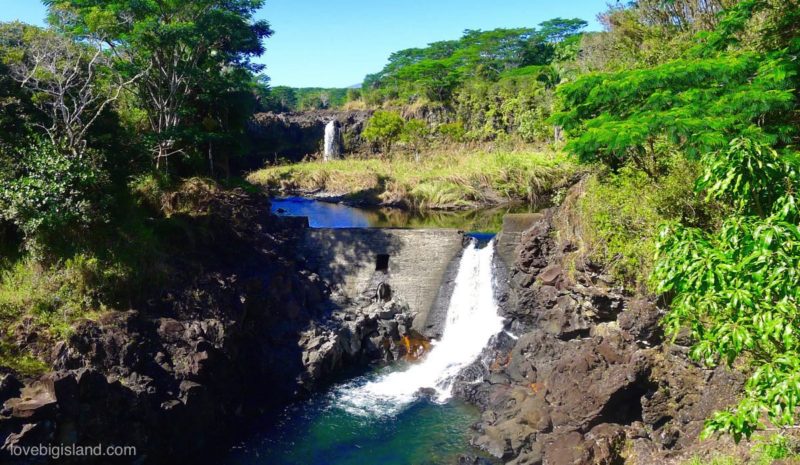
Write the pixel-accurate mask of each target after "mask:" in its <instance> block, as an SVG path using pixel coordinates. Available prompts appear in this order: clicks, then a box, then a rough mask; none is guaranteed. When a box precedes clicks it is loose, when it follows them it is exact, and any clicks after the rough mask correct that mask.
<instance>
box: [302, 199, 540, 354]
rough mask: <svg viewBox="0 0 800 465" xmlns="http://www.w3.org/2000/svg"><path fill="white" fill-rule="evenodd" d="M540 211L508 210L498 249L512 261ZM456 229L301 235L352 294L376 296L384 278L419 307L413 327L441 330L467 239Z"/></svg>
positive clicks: (316, 262) (328, 274) (334, 282)
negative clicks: (537, 212)
mask: <svg viewBox="0 0 800 465" xmlns="http://www.w3.org/2000/svg"><path fill="white" fill-rule="evenodd" d="M537 218H539V216H538V215H530V214H526V215H507V216H506V218H504V225H503V227H504V229H503V231H502V232H501V233H500V234H498V236H497V254H498V256H499V258H500V259H501V260H502V262H503V263H504V264H505V265H506V266H507V267H510V266H511V265H512V264H513V261H514V259H515V256H516V255H515V254H516V252H515V251H516V248H517V245H518V244H519V240H520V239H521V237H522V233H523V232H524V231H525V230H526V229H528V228H529V227H530V225H531V224H532V223H533V221H535V219H537ZM464 241H465V238H464V233H463V232H462V231H458V230H455V229H388V228H387V229H378V228H348V229H325V228H320V229H312V228H307V229H305V231H304V236H303V238H302V239H301V243H300V247H299V251H300V258H301V259H303V260H304V261H305V262H306V265H307V266H308V268H309V269H310V270H313V271H315V272H316V273H317V274H319V275H320V277H321V278H322V279H323V280H325V281H326V282H327V283H328V284H329V285H331V286H332V287H333V288H334V290H335V291H337V292H338V293H339V294H341V295H343V296H345V297H346V298H347V299H349V300H351V301H352V300H358V299H374V298H376V296H377V293H378V287H379V286H381V284H382V283H383V284H386V285H388V287H389V289H390V292H391V294H392V295H393V296H397V297H399V298H400V299H402V300H403V301H405V302H406V303H407V304H408V305H409V308H410V310H411V311H412V312H416V313H417V316H416V317H415V318H414V323H413V329H414V330H415V331H416V332H418V333H419V334H421V335H423V336H426V337H428V338H437V337H439V336H440V335H441V333H442V330H443V325H444V317H445V316H446V311H447V306H448V304H449V301H450V294H451V293H452V290H453V284H454V283H453V280H454V279H455V275H456V272H457V271H458V264H459V260H460V258H461V255H462V251H463V249H464V244H465V242H464Z"/></svg>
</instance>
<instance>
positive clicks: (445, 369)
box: [335, 241, 503, 416]
mask: <svg viewBox="0 0 800 465" xmlns="http://www.w3.org/2000/svg"><path fill="white" fill-rule="evenodd" d="M493 258H494V241H491V242H490V243H489V245H487V246H486V247H484V248H478V247H477V245H476V243H475V241H473V242H472V243H471V244H470V245H469V246H467V248H466V249H465V250H464V254H463V256H462V258H461V262H460V263H459V267H458V273H457V275H456V282H455V287H454V288H453V295H452V297H451V299H450V304H449V306H448V309H447V321H446V323H445V327H444V331H443V333H442V338H441V340H440V341H438V342H435V344H434V345H433V348H432V350H431V351H430V353H428V355H427V356H426V357H425V359H424V360H422V361H421V362H420V363H418V364H415V365H411V366H410V367H409V368H408V369H406V370H405V371H397V372H394V373H390V374H387V375H384V376H381V377H379V378H378V379H375V380H373V381H369V382H367V383H366V384H364V383H363V382H361V383H357V382H356V383H351V384H348V385H345V386H343V387H342V388H340V389H339V391H338V392H337V393H336V395H335V397H336V398H337V404H338V406H339V407H341V408H343V409H345V410H347V411H348V412H350V413H352V414H356V415H362V416H363V415H392V414H394V413H397V412H399V411H400V410H401V409H402V408H403V407H404V406H406V405H407V404H409V403H411V402H413V401H414V399H415V398H416V395H417V393H418V392H419V390H420V389H427V390H430V391H429V392H431V393H433V394H434V395H433V400H434V401H436V402H445V401H447V400H448V399H449V398H450V397H451V395H452V389H453V383H454V381H455V377H456V375H458V373H459V372H460V371H461V370H462V369H464V368H466V367H467V366H468V365H469V364H471V363H472V362H474V361H475V360H476V359H477V358H478V356H479V355H480V353H481V351H482V350H483V348H484V347H486V345H487V344H488V343H489V340H490V339H491V338H492V336H494V335H495V334H497V333H499V332H500V331H501V330H502V329H503V319H502V318H501V317H500V316H499V315H498V307H497V301H496V299H495V295H494V274H493V271H492V263H493Z"/></svg>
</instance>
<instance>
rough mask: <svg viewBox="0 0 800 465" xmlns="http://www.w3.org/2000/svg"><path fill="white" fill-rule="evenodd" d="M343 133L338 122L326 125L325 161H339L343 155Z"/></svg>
mask: <svg viewBox="0 0 800 465" xmlns="http://www.w3.org/2000/svg"><path fill="white" fill-rule="evenodd" d="M341 137H342V136H341V133H340V129H339V126H338V124H337V123H336V121H335V120H334V121H330V122H328V124H327V125H325V141H324V152H323V159H324V160H325V161H328V160H338V159H339V158H341V155H342V147H341Z"/></svg>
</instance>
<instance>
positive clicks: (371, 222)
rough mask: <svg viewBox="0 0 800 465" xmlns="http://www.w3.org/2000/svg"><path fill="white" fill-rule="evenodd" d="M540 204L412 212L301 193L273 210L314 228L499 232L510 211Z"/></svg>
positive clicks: (529, 209) (278, 201) (526, 210)
mask: <svg viewBox="0 0 800 465" xmlns="http://www.w3.org/2000/svg"><path fill="white" fill-rule="evenodd" d="M539 209H540V208H539V207H535V206H531V205H512V206H503V207H495V208H487V209H480V210H465V211H427V212H412V211H408V210H402V209H399V208H359V207H351V206H347V205H342V204H337V203H330V202H323V201H319V200H312V199H305V198H300V197H288V198H280V199H273V200H272V212H273V213H275V214H278V215H284V216H306V217H308V219H309V225H310V226H311V227H312V228H411V229H429V228H452V229H459V230H462V231H476V232H485V233H496V232H498V231H500V229H501V227H502V225H503V216H504V215H506V214H508V213H529V212H535V211H538V210H539Z"/></svg>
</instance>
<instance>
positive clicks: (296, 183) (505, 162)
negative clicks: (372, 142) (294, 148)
mask: <svg viewBox="0 0 800 465" xmlns="http://www.w3.org/2000/svg"><path fill="white" fill-rule="evenodd" d="M585 169H586V168H585V167H584V168H581V167H579V166H577V165H576V164H574V163H572V162H571V161H570V160H569V158H568V157H567V156H566V155H564V154H562V153H560V152H532V151H474V150H470V149H460V150H455V151H448V152H432V153H426V154H422V155H420V157H419V161H416V160H415V158H414V157H413V156H410V155H396V156H392V157H388V158H386V159H376V158H369V159H345V160H336V161H330V162H321V161H311V162H303V163H297V164H291V165H282V166H275V167H269V168H265V169H262V170H259V171H256V172H253V173H251V174H250V175H249V176H248V178H247V179H248V181H250V182H252V183H253V184H256V185H259V186H262V187H263V188H264V189H266V190H267V191H269V192H270V193H273V194H279V195H303V196H311V197H316V198H328V199H335V200H340V201H344V202H346V203H352V204H359V205H369V206H392V207H400V208H406V209H411V210H428V209H431V210H463V209H470V208H480V207H490V206H499V205H504V204H508V203H514V202H527V203H531V204H532V203H539V202H542V201H543V200H545V199H546V198H547V197H548V196H550V195H552V194H554V193H555V192H556V191H558V190H559V189H563V188H565V187H567V186H568V185H570V184H571V181H573V180H574V179H576V177H577V176H578V175H579V173H580V171H581V170H585Z"/></svg>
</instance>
